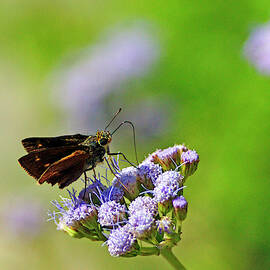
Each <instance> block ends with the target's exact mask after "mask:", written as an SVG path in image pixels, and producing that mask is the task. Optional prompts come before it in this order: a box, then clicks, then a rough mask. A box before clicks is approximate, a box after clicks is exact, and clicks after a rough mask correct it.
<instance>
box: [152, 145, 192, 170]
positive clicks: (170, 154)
mask: <svg viewBox="0 0 270 270" xmlns="http://www.w3.org/2000/svg"><path fill="white" fill-rule="evenodd" d="M185 151H187V148H186V147H185V146H184V145H175V146H173V147H169V148H167V149H164V150H159V151H156V152H155V153H153V154H152V158H151V160H152V162H154V163H158V164H160V165H161V167H162V168H163V170H165V171H168V170H174V169H175V168H176V167H177V166H179V165H180V164H181V154H182V153H183V152H185Z"/></svg>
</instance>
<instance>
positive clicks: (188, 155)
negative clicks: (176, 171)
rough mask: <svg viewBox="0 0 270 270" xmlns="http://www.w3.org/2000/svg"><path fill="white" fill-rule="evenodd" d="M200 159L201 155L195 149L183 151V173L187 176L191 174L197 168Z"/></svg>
mask: <svg viewBox="0 0 270 270" xmlns="http://www.w3.org/2000/svg"><path fill="white" fill-rule="evenodd" d="M199 161H200V159H199V155H198V154H197V152H196V151H194V150H193V151H192V150H188V151H187V152H184V153H182V155H181V162H182V163H183V166H182V167H181V173H182V174H183V175H184V177H185V178H187V177H188V176H191V175H192V174H193V173H194V172H195V171H196V170H197V167H198V163H199Z"/></svg>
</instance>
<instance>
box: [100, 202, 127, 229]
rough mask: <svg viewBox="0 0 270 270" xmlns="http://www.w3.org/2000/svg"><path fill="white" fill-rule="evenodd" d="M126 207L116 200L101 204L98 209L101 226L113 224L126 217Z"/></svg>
mask: <svg viewBox="0 0 270 270" xmlns="http://www.w3.org/2000/svg"><path fill="white" fill-rule="evenodd" d="M125 214H126V207H125V206H124V205H121V204H120V203H118V202H115V201H108V202H104V203H103V204H101V206H100V208H99V210H98V222H99V223H100V225H101V226H113V225H114V224H117V223H119V222H120V221H123V220H124V219H125Z"/></svg>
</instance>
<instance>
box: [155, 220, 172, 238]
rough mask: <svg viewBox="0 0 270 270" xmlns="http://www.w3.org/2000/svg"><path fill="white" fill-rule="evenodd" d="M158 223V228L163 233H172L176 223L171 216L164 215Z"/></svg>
mask: <svg viewBox="0 0 270 270" xmlns="http://www.w3.org/2000/svg"><path fill="white" fill-rule="evenodd" d="M156 223H157V230H158V232H159V233H160V234H161V233H166V234H171V233H173V232H174V229H175V228H174V224H173V222H172V220H171V218H169V217H167V216H164V217H162V218H161V219H160V220H157V221H156Z"/></svg>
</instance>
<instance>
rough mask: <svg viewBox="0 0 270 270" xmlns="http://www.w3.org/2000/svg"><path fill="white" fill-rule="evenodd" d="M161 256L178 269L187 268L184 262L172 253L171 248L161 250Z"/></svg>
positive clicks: (183, 269)
mask: <svg viewBox="0 0 270 270" xmlns="http://www.w3.org/2000/svg"><path fill="white" fill-rule="evenodd" d="M160 254H161V256H163V258H165V259H166V260H167V262H168V263H169V264H170V265H171V266H172V267H173V268H174V269H176V270H185V269H186V268H185V267H184V265H183V264H181V263H180V261H179V260H178V259H177V258H176V257H175V255H174V254H173V253H172V249H171V248H163V249H161V250H160Z"/></svg>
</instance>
